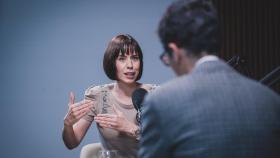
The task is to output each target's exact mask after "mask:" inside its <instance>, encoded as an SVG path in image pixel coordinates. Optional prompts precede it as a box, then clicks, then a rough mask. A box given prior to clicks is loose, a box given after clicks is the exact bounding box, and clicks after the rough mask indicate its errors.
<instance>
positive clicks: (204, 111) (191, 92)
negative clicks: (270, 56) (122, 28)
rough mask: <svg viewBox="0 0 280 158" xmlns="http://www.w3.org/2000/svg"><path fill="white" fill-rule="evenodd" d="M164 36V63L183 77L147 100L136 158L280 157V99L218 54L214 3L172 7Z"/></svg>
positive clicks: (188, 0) (187, 1) (162, 27)
mask: <svg viewBox="0 0 280 158" xmlns="http://www.w3.org/2000/svg"><path fill="white" fill-rule="evenodd" d="M158 34H159V37H160V39H161V42H162V44H163V48H164V53H163V54H162V55H161V60H162V61H163V63H164V64H165V65H167V66H170V67H171V68H172V69H173V70H174V72H175V73H176V75H177V76H178V77H177V78H176V79H173V80H171V81H169V82H168V83H166V84H164V85H162V86H161V87H160V88H158V89H157V90H155V91H154V93H152V94H150V95H148V96H147V98H146V100H145V102H144V106H143V115H142V120H141V121H142V128H143V129H142V134H141V140H140V151H139V154H138V156H139V157H140V158H194V157H195V158H279V157H280V150H279V147H280V97H279V96H278V95H277V94H276V93H274V92H273V91H271V90H270V89H268V88H267V87H265V86H263V85H261V84H260V83H258V82H256V81H253V80H251V79H248V78H246V77H244V76H242V75H241V74H239V73H238V72H236V71H235V70H234V69H232V68H231V67H230V66H228V65H227V64H226V63H225V62H224V61H222V60H221V59H219V58H218V57H217V56H215V55H214V54H215V53H217V52H219V49H220V46H219V45H220V42H219V25H218V18H217V14H216V10H215V8H214V7H213V5H212V4H211V3H210V1H206V0H180V1H176V2H174V3H172V4H171V6H170V7H168V9H167V10H166V12H165V14H164V16H163V17H162V19H161V21H160V24H159V28H158ZM264 53H265V52H264Z"/></svg>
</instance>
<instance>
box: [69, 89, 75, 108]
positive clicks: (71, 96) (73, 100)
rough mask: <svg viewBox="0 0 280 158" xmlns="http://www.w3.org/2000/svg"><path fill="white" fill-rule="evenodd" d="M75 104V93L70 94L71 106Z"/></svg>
mask: <svg viewBox="0 0 280 158" xmlns="http://www.w3.org/2000/svg"><path fill="white" fill-rule="evenodd" d="M74 103H75V95H74V93H73V92H70V97H69V105H72V104H74Z"/></svg>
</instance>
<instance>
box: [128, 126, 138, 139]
mask: <svg viewBox="0 0 280 158" xmlns="http://www.w3.org/2000/svg"><path fill="white" fill-rule="evenodd" d="M128 135H130V136H132V137H135V138H136V139H137V140H139V138H140V128H139V126H137V125H134V126H132V127H131V128H130V129H129V131H128Z"/></svg>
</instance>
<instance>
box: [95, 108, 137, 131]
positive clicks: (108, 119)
mask: <svg viewBox="0 0 280 158" xmlns="http://www.w3.org/2000/svg"><path fill="white" fill-rule="evenodd" d="M112 107H113V110H114V112H115V114H98V115H97V116H95V117H94V120H95V121H96V122H97V123H98V124H99V125H100V126H101V127H104V128H111V129H115V130H117V131H120V132H126V133H129V134H130V133H131V132H132V131H134V129H137V128H138V126H137V125H135V124H133V123H132V122H130V121H129V120H128V119H127V118H126V117H125V116H124V114H123V113H122V112H121V111H119V110H118V109H117V108H116V107H115V106H114V105H113V106H112Z"/></svg>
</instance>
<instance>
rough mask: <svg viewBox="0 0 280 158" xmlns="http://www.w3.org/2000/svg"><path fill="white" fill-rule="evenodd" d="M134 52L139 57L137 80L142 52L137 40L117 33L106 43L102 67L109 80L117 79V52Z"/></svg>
mask: <svg viewBox="0 0 280 158" xmlns="http://www.w3.org/2000/svg"><path fill="white" fill-rule="evenodd" d="M120 53H121V54H127V53H132V54H133V53H136V54H137V55H138V56H139V59H140V70H139V74H138V76H137V78H136V80H135V81H137V80H139V79H140V78H141V76H142V72H143V54H142V50H141V48H140V46H139V44H138V43H137V41H136V40H135V39H134V38H133V37H132V36H130V35H128V34H126V35H123V34H121V35H117V36H115V37H114V38H113V39H112V40H111V41H110V42H109V44H108V46H107V48H106V50H105V53H104V58H103V69H104V72H105V73H106V75H107V76H108V77H109V78H110V79H111V80H118V78H117V74H116V73H117V68H116V59H117V58H118V56H119V54H120Z"/></svg>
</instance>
